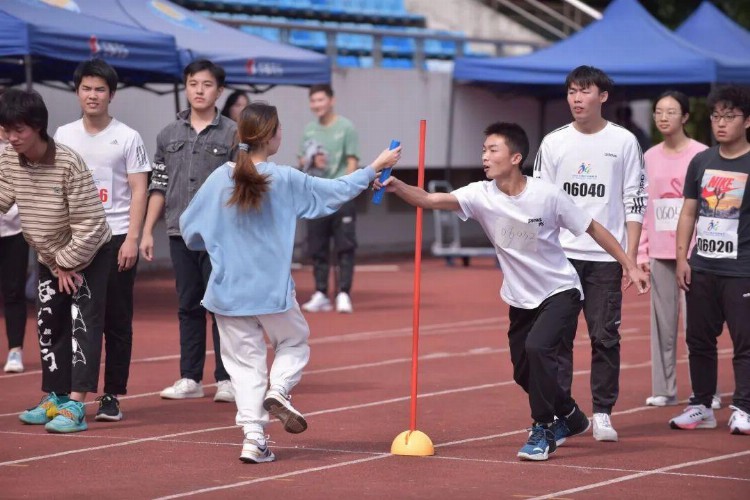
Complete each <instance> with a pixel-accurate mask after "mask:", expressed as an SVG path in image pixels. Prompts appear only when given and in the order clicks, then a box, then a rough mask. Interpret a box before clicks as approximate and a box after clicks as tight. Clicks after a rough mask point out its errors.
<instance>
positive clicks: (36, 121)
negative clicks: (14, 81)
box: [0, 89, 49, 141]
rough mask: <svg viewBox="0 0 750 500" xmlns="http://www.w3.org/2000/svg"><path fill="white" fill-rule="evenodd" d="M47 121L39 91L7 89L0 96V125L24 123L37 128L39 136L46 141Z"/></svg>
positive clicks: (8, 126) (47, 116)
mask: <svg viewBox="0 0 750 500" xmlns="http://www.w3.org/2000/svg"><path fill="white" fill-rule="evenodd" d="M48 123H49V112H48V111H47V106H46V105H45V104H44V99H42V96H41V95H39V92H36V91H35V90H20V89H8V90H6V91H5V92H3V94H2V96H0V127H3V128H5V129H8V128H10V127H14V126H16V125H26V126H29V127H31V128H33V129H35V130H39V136H40V137H41V138H42V139H44V140H45V141H46V140H48V139H49V135H48V134H47V126H48Z"/></svg>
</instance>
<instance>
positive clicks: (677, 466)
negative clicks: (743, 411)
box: [530, 450, 750, 500]
mask: <svg viewBox="0 0 750 500" xmlns="http://www.w3.org/2000/svg"><path fill="white" fill-rule="evenodd" d="M745 455H750V450H746V451H738V452H737V453H728V454H726V455H719V456H715V457H709V458H704V459H701V460H692V461H690V462H682V463H679V464H674V465H668V466H666V467H660V468H658V469H653V470H649V471H644V472H639V473H637V474H630V475H627V476H622V477H617V478H614V479H609V480H607V481H600V482H598V483H592V484H587V485H585V486H579V487H577V488H570V489H567V490H561V491H556V492H554V493H549V494H547V495H542V496H538V497H534V498H532V499H530V500H547V499H550V498H557V497H560V496H562V495H571V494H573V493H579V492H581V491H588V490H593V489H596V488H601V487H604V486H609V485H612V484H617V483H622V482H624V481H630V480H633V479H640V478H642V477H646V476H653V475H655V474H661V473H664V472H668V471H672V470H675V469H684V468H685V467H692V466H694V465H703V464H708V463H711V462H719V461H721V460H729V459H731V458H737V457H743V456H745Z"/></svg>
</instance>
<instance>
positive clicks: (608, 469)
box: [185, 441, 750, 482]
mask: <svg viewBox="0 0 750 500" xmlns="http://www.w3.org/2000/svg"><path fill="white" fill-rule="evenodd" d="M185 442H186V443H189V442H190V441H185ZM235 446H238V445H237V444H236V443H235ZM305 449H307V448H305ZM429 458H430V460H454V461H457V462H481V463H489V464H508V465H520V466H522V467H526V466H527V465H528V464H527V463H526V462H523V461H521V460H497V459H489V458H467V457H445V456H440V455H433V456H431V457H429ZM544 465H545V467H560V468H568V469H577V470H583V471H595V472H631V473H641V472H651V471H644V470H639V469H619V468H616V467H591V466H588V465H572V464H560V463H557V462H547V463H545V464H544ZM658 474H660V475H664V476H679V477H693V478H701V479H725V480H727V481H741V482H750V478H746V477H735V476H716V475H713V474H692V473H688V472H669V471H665V472H659V473H658Z"/></svg>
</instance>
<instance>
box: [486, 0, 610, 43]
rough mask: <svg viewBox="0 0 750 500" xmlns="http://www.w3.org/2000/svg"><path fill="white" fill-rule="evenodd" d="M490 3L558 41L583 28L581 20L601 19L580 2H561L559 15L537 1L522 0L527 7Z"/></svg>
mask: <svg viewBox="0 0 750 500" xmlns="http://www.w3.org/2000/svg"><path fill="white" fill-rule="evenodd" d="M492 1H493V2H494V5H495V7H496V8H497V7H498V6H502V7H504V8H506V9H508V10H510V11H513V12H515V13H516V14H517V15H518V16H520V17H522V18H524V19H525V20H526V21H528V22H529V23H531V24H532V25H534V26H535V27H537V28H538V29H540V30H541V31H543V32H545V33H546V34H548V35H552V36H554V37H557V38H560V39H563V38H567V37H568V35H570V33H572V32H576V31H579V30H580V29H581V28H583V19H586V20H587V21H590V20H599V19H601V18H602V15H601V13H600V12H599V11H597V10H596V9H593V8H591V7H589V6H588V5H586V4H585V3H583V2H581V1H580V0H562V2H563V4H564V5H563V7H564V9H563V12H564V14H561V13H560V12H558V11H557V10H555V9H553V8H552V7H550V6H549V5H546V4H544V3H543V2H540V1H539V0H523V2H525V3H527V4H528V7H523V6H521V5H518V3H520V2H513V1H511V0H492ZM540 12H541V13H543V14H545V15H546V16H547V19H548V20H549V21H554V22H555V25H553V24H551V22H548V21H547V20H545V19H543V18H542V17H541V16H540V15H538V14H537V13H540Z"/></svg>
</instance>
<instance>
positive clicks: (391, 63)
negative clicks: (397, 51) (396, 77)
mask: <svg viewBox="0 0 750 500" xmlns="http://www.w3.org/2000/svg"><path fill="white" fill-rule="evenodd" d="M381 66H382V67H384V68H388V69H414V63H413V62H412V61H411V59H401V58H397V57H384V58H383V60H382V62H381Z"/></svg>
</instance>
